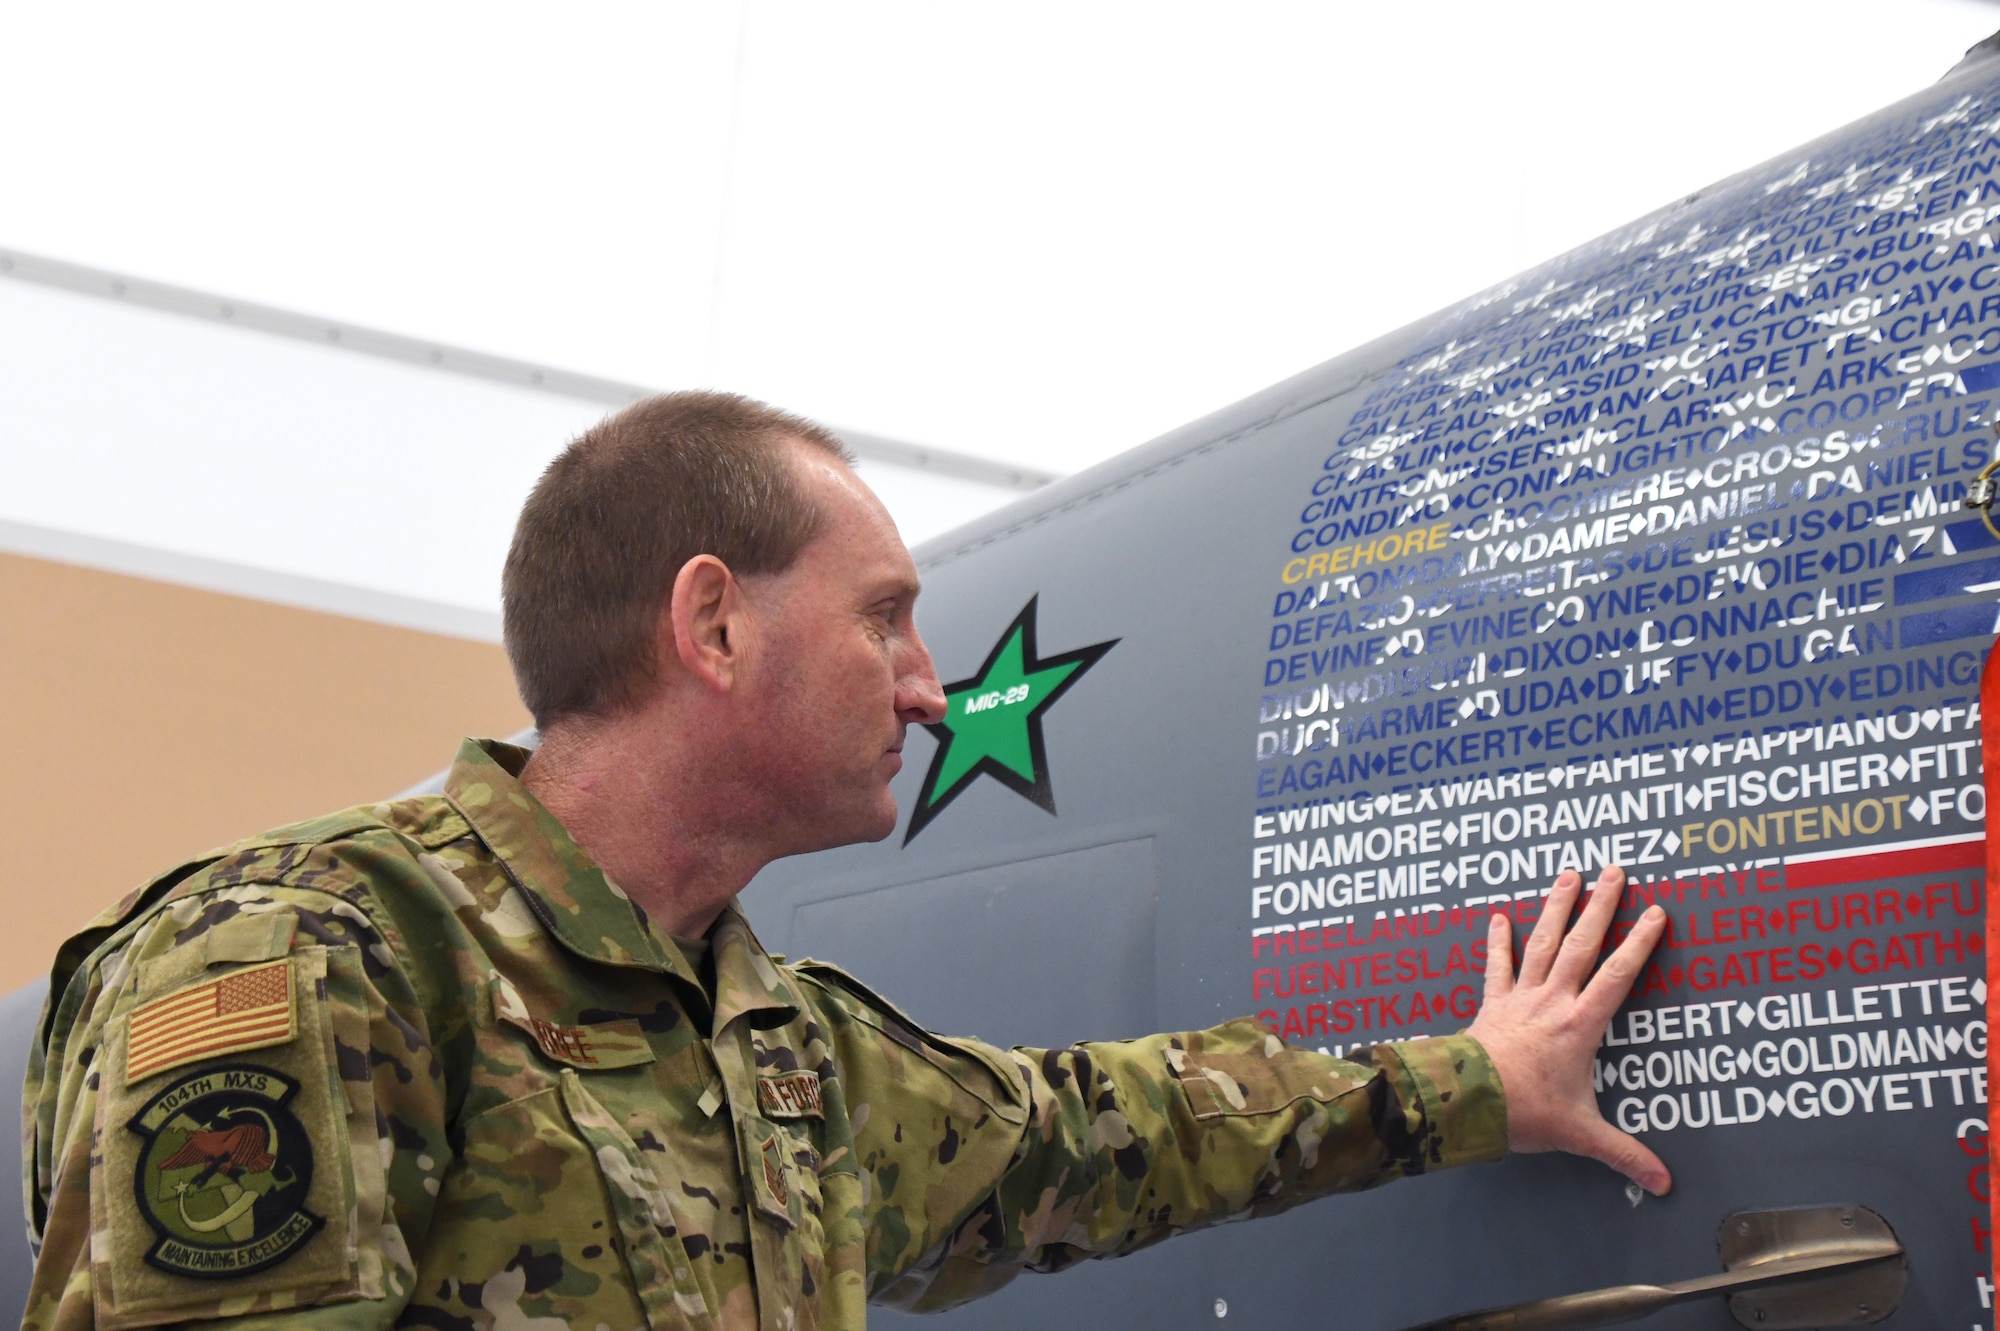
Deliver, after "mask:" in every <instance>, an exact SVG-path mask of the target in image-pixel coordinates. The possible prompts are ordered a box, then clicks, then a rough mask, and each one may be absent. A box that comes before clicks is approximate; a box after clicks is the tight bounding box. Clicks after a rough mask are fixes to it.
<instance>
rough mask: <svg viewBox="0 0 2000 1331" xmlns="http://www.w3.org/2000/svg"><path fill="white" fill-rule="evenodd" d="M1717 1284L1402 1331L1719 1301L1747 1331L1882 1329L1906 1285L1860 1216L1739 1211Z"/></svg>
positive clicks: (1881, 1224) (1600, 1319)
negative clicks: (1876, 1325) (1726, 1302)
mask: <svg viewBox="0 0 2000 1331" xmlns="http://www.w3.org/2000/svg"><path fill="white" fill-rule="evenodd" d="M1716 1246H1717V1248H1719V1249H1720V1250H1721V1253H1722V1262H1723V1266H1724V1267H1725V1268H1726V1269H1725V1270H1724V1271H1723V1272H1722V1273H1721V1274H1720V1275H1712V1276H1697V1277H1695V1278H1694V1279H1692V1280H1677V1281H1675V1282H1673V1283H1672V1284H1666V1285H1614V1286H1612V1287H1611V1288H1609V1289H1593V1290H1587V1291H1585V1292H1584V1293H1581V1294H1565V1295H1563V1296H1561V1297H1560V1298H1554V1299H1541V1300H1538V1301H1536V1302H1534V1303H1517V1304H1515V1305H1514V1306H1512V1307H1509V1308H1490V1309H1487V1310H1486V1311H1484V1312H1476V1313H1464V1314H1461V1315H1459V1316H1457V1317H1447V1318H1444V1319H1442V1320H1440V1321H1435V1322H1425V1323H1424V1324H1423V1325H1422V1326H1416V1327H1411V1328H1409V1331H1578V1329H1579V1328H1583V1327H1592V1326H1615V1325H1617V1324H1618V1323H1621V1322H1636V1321H1638V1320H1639V1319H1640V1318H1642V1317H1649V1316H1651V1315H1652V1314H1654V1313H1656V1312H1658V1311H1660V1310H1661V1309H1662V1308H1666V1307H1669V1306H1671V1305H1673V1304H1676V1303H1685V1302H1687V1301H1688V1300H1690V1299H1699V1298H1707V1297H1710V1296H1712V1295H1716V1294H1722V1295H1726V1296H1727V1297H1728V1299H1729V1311H1730V1312H1731V1314H1733V1315H1734V1316H1735V1318H1736V1320H1737V1321H1738V1322H1739V1323H1741V1324H1742V1325H1744V1326H1746V1327H1750V1328H1752V1331H1807V1329H1809V1328H1817V1327H1831V1326H1862V1325H1866V1324H1867V1323H1870V1322H1879V1321H1881V1320H1882V1319H1883V1318H1884V1317H1887V1316H1888V1315H1889V1314H1890V1313H1892V1312H1894V1311H1895V1310H1896V1305H1897V1304H1898V1303H1900V1302H1901V1301H1902V1298H1903V1287H1904V1285H1905V1283H1906V1282H1907V1280H1908V1268H1907V1263H1906V1261H1905V1259H1904V1256H1903V1245H1902V1244H1901V1243H1899V1242H1897V1240H1896V1235H1895V1232H1894V1231H1893V1230H1891V1229H1890V1228H1889V1222H1888V1221H1886V1220H1884V1219H1883V1218H1882V1217H1881V1216H1879V1215H1877V1214H1876V1213H1875V1212H1873V1211H1871V1210H1869V1209H1868V1208H1867V1207H1865V1206H1795V1207H1786V1208H1783V1209H1779V1210H1769V1211H1738V1212H1737V1213H1735V1214H1734V1215H1731V1216H1729V1217H1727V1218H1725V1219H1724V1220H1723V1222H1722V1228H1721V1230H1720V1232H1719V1233H1718V1234H1717V1236H1716Z"/></svg>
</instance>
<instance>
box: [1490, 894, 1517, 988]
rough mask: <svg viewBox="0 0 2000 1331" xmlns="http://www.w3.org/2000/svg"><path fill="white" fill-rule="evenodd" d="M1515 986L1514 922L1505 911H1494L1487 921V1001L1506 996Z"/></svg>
mask: <svg viewBox="0 0 2000 1331" xmlns="http://www.w3.org/2000/svg"><path fill="white" fill-rule="evenodd" d="M1513 988H1514V924H1513V921H1511V920H1509V919H1508V918H1507V913H1506V912H1505V911H1498V910H1496V911H1494V912H1493V918H1492V919H1490V920H1488V921H1487V922H1486V1001H1487V1002H1488V1003H1491V1002H1492V1001H1493V1000H1494V999H1496V998H1502V997H1505V996H1506V995H1507V994H1508V993H1510V992H1511V991H1512V990H1513Z"/></svg>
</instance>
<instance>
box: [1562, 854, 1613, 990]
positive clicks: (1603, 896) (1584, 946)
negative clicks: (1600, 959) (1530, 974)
mask: <svg viewBox="0 0 2000 1331" xmlns="http://www.w3.org/2000/svg"><path fill="white" fill-rule="evenodd" d="M1624 891H1625V871H1624V870H1623V869H1621V868H1619V867H1618V866H1617V865H1615V864H1607V865H1605V866H1604V872H1603V873H1600V874H1599V875H1598V876H1597V885H1596V886H1595V887H1593V888H1592V889H1591V892H1590V900H1589V901H1587V902H1586V903H1584V907H1583V914H1582V915H1581V916H1579V917H1578V919H1577V922H1576V927H1575V928H1573V929H1571V930H1570V931H1569V936H1568V937H1566V938H1564V939H1563V943H1562V948H1561V949H1560V950H1559V951H1558V952H1557V953H1556V959H1555V964H1554V965H1553V966H1551V967H1550V968H1549V978H1550V979H1551V980H1554V981H1557V982H1558V983H1561V984H1563V985H1565V986H1566V987H1568V988H1570V989H1581V988H1583V982H1584V981H1585V980H1586V979H1588V978H1589V977H1590V971H1591V968H1592V967H1593V966H1595V965H1596V964H1597V953H1598V950H1599V949H1600V948H1602V947H1603V945H1604V934H1605V931H1606V930H1608V929H1610V927H1611V917H1612V916H1614V915H1616V914H1617V913H1618V899H1619V897H1620V896H1621V895H1623V893H1624Z"/></svg>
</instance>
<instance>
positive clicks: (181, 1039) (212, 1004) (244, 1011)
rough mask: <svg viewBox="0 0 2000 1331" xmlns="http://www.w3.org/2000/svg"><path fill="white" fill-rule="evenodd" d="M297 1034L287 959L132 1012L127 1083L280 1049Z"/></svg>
mask: <svg viewBox="0 0 2000 1331" xmlns="http://www.w3.org/2000/svg"><path fill="white" fill-rule="evenodd" d="M298 1033H299V1026H298V1017H297V1014H296V1013H295V1012H294V1010H293V1007H292V959H291V958H290V957H286V958H284V959H283V960H281V961H274V962H271V963H270V964H269V965H266V966H252V967H250V968H249V969H248V970H240V971H236V972H234V973H233V974H230V975H225V976H223V977H222V978H221V979H219V980H210V981H209V982H208V983H207V984H199V985H196V986H195V987H194V988H192V989H183V990H181V992H179V993H177V994H168V995H167V996H166V997H165V998H156V999H154V1000H153V1001H152V1002H150V1003H143V1004H141V1005H140V1006H138V1007H136V1008H134V1009H132V1018H131V1020H130V1022H129V1023H127V1025H126V1028H125V1080H126V1082H127V1083H130V1082H135V1081H138V1080H140V1079H141V1078H145V1077H150V1076H152V1075H153V1074H154V1073H155V1072H161V1071H164V1070H166V1069H167V1068H177V1067H179V1066H180V1065H181V1064H183V1063H192V1062H194V1061H195V1060H196V1059H198V1058H210V1057H213V1056H215V1055H217V1054H233V1053H236V1052H238V1051H240V1050H244V1049H264V1048H267V1047H269V1046H271V1045H274V1044H283V1043H285V1042H286V1041H287V1040H290V1039H291V1038H292V1037H293V1036H295V1035H297V1034H298Z"/></svg>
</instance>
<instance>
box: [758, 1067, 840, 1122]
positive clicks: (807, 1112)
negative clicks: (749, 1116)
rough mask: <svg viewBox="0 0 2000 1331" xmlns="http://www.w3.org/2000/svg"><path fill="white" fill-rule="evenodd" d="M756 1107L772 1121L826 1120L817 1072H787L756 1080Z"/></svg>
mask: <svg viewBox="0 0 2000 1331" xmlns="http://www.w3.org/2000/svg"><path fill="white" fill-rule="evenodd" d="M757 1107H758V1108H759V1109H762V1110H763V1111H764V1113H765V1114H766V1115H767V1116H768V1117H770V1118H825V1117H826V1110H825V1109H824V1108H823V1107H822V1105H821V1104H820V1098H819V1074H818V1073H817V1072H803V1071H802V1072H788V1073H785V1074H784V1075H783V1076H781V1077H759V1078H758V1079H757Z"/></svg>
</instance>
